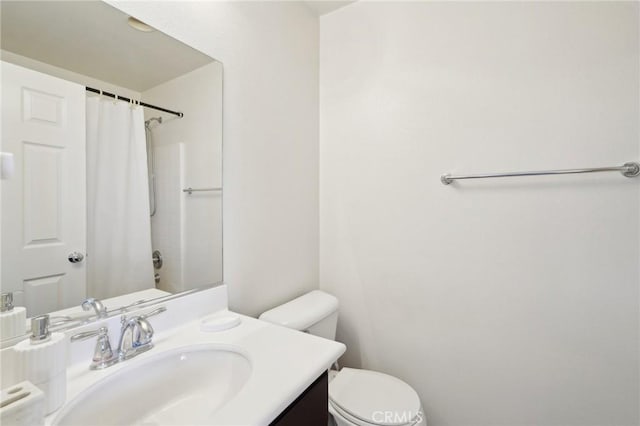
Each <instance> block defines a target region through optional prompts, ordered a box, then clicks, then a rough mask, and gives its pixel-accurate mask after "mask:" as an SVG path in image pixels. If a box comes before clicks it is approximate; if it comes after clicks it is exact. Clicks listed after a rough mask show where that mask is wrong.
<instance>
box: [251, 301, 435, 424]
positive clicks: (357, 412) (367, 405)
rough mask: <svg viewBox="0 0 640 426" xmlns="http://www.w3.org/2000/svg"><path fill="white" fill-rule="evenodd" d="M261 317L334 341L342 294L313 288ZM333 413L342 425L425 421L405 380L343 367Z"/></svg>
mask: <svg viewBox="0 0 640 426" xmlns="http://www.w3.org/2000/svg"><path fill="white" fill-rule="evenodd" d="M260 319H261V320H264V321H267V322H270V323H273V324H278V325H282V326H284V327H288V328H293V329H296V330H300V331H304V332H307V333H310V334H313V335H315V336H320V337H324V338H326V339H331V340H334V339H335V336H336V325H337V323H338V299H336V298H335V297H334V296H332V295H330V294H327V293H324V292H322V291H319V290H314V291H312V292H310V293H307V294H305V295H303V296H300V297H298V298H297V299H294V300H292V301H290V302H288V303H285V304H284V305H280V306H277V307H275V308H273V309H271V310H269V311H267V312H265V313H263V314H262V315H260ZM329 380H330V382H329V412H330V413H331V415H332V416H333V418H334V420H335V422H336V423H337V425H338V426H374V425H375V426H426V425H427V421H426V417H425V415H424V413H423V411H422V405H421V403H420V398H419V397H418V394H417V393H416V391H415V390H413V388H412V387H411V386H409V385H408V384H406V383H405V382H403V381H402V380H400V379H397V378H395V377H393V376H389V375H388V374H383V373H378V372H375V371H370V370H360V369H354V368H343V369H342V370H340V371H334V370H331V371H330V372H329Z"/></svg>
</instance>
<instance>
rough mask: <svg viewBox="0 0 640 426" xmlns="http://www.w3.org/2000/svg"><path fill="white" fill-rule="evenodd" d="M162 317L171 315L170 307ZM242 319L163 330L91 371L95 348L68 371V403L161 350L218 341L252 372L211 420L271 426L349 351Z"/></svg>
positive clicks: (187, 324)
mask: <svg viewBox="0 0 640 426" xmlns="http://www.w3.org/2000/svg"><path fill="white" fill-rule="evenodd" d="M228 314H229V311H226V310H223V311H219V312H218V313H216V314H215V315H216V316H218V315H228ZM163 315H170V311H167V312H166V313H165V314H163ZM206 317H207V318H209V317H210V316H206ZM155 318H158V319H159V318H160V317H154V318H153V319H155ZM153 319H152V322H153ZM240 320H241V321H240V324H239V325H238V326H236V327H234V328H231V329H229V330H225V331H218V332H203V331H201V330H200V320H196V321H190V322H188V323H186V324H184V325H181V326H178V327H174V328H171V329H168V330H166V331H164V332H158V333H156V335H155V337H154V344H155V347H154V348H153V349H151V350H150V351H148V352H145V353H143V354H141V355H138V356H137V357H135V358H133V359H131V360H128V361H124V362H121V363H119V364H116V365H114V366H112V367H109V368H107V369H105V370H101V371H90V370H89V369H88V366H89V362H90V359H91V354H92V348H91V351H90V352H87V353H86V363H84V365H80V364H74V365H73V366H72V367H70V368H69V369H68V372H67V378H68V382H67V403H69V402H71V401H72V400H73V399H74V398H75V397H76V396H78V395H80V394H81V393H82V392H83V391H84V390H86V389H87V388H88V387H90V386H92V385H93V384H95V383H97V382H98V381H99V380H101V379H102V378H105V377H107V376H108V375H110V374H112V373H115V372H117V371H118V370H120V369H122V368H130V367H132V366H134V365H135V364H136V363H141V362H143V361H144V360H145V359H147V358H149V357H153V356H155V355H158V354H159V353H161V352H164V351H168V350H171V349H176V348H181V347H186V346H191V345H199V344H216V345H221V347H224V346H228V347H230V348H232V349H235V350H237V351H238V352H240V353H242V354H243V355H244V356H246V357H247V358H248V360H249V362H250V364H251V375H250V377H249V379H248V381H247V382H246V384H245V385H244V387H243V388H242V389H241V390H240V392H239V393H238V394H237V395H236V396H235V397H234V398H233V399H232V400H231V401H229V402H227V403H226V405H224V406H223V407H222V408H221V409H219V410H218V411H217V412H216V413H215V415H214V416H213V418H212V419H211V424H216V425H268V424H269V423H270V422H271V421H273V420H275V418H276V417H277V416H278V415H279V414H280V413H281V412H282V411H284V409H285V408H287V407H288V406H289V405H290V404H291V403H292V402H293V401H294V400H295V399H296V398H297V397H298V396H299V395H300V394H301V393H302V392H303V391H304V390H305V389H306V388H307V387H308V386H309V385H311V384H312V383H313V382H314V380H315V379H317V378H318V377H319V376H320V375H321V374H322V373H323V372H324V371H326V370H327V369H328V368H329V367H330V366H331V364H332V363H333V362H334V361H335V360H337V359H338V358H339V357H340V356H341V355H342V354H343V353H344V351H345V349H346V347H345V346H344V345H343V344H342V343H338V342H334V341H331V340H326V339H322V338H319V337H315V336H311V335H309V334H306V333H301V332H299V331H295V330H291V329H287V328H283V327H279V326H276V325H272V324H268V323H266V322H263V321H259V320H256V319H254V318H250V317H247V316H243V315H240ZM112 344H113V339H112ZM83 351H84V350H83ZM158 374H162V372H160V371H159V372H158ZM167 386H170V383H167ZM63 409H64V406H63ZM116 409H117V408H116ZM59 411H60V410H58V411H56V412H54V413H53V414H51V415H49V416H48V417H47V418H46V423H45V424H47V425H50V424H52V422H53V420H54V419H55V416H56V415H57V414H58V412H59Z"/></svg>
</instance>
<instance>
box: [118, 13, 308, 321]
mask: <svg viewBox="0 0 640 426" xmlns="http://www.w3.org/2000/svg"><path fill="white" fill-rule="evenodd" d="M109 3H111V4H114V5H117V7H118V8H120V9H122V10H123V11H124V12H125V13H129V14H132V15H135V16H136V17H137V18H139V19H141V20H143V21H145V22H147V23H148V24H149V25H152V26H153V27H155V28H158V29H159V30H162V31H164V32H166V33H167V34H169V35H171V36H172V37H175V38H177V39H179V40H181V41H184V42H185V43H187V44H189V45H191V46H193V47H195V48H197V49H199V50H201V51H202V52H204V53H206V54H208V55H210V56H212V57H213V58H215V59H217V60H219V61H221V62H222V63H223V64H224V74H225V80H224V119H223V133H224V148H223V149H224V156H223V163H224V172H223V180H224V190H225V192H224V279H225V281H226V282H227V283H228V284H229V297H230V300H229V303H230V307H231V308H232V309H235V310H237V311H240V312H243V313H247V314H250V315H257V314H259V313H260V312H262V311H264V310H266V309H268V308H270V307H272V306H274V305H276V304H279V303H282V302H284V301H286V300H288V299H290V298H293V297H295V296H298V295H300V294H302V293H304V292H306V291H309V290H312V289H314V288H317V286H318V20H317V17H315V16H314V15H313V14H312V13H311V11H310V10H309V9H308V8H307V7H306V6H305V5H304V4H302V3H299V2H109Z"/></svg>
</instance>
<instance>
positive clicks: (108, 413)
mask: <svg viewBox="0 0 640 426" xmlns="http://www.w3.org/2000/svg"><path fill="white" fill-rule="evenodd" d="M152 351H153V349H152ZM149 353H150V354H151V352H149ZM127 364H129V365H127ZM118 365H121V366H123V367H124V368H121V369H120V370H119V371H116V372H114V373H113V374H111V375H109V376H107V377H106V378H105V379H103V380H101V381H99V382H97V383H96V384H95V385H93V386H91V387H90V388H88V389H87V390H86V391H85V392H83V393H82V394H80V395H79V396H78V397H76V398H75V399H74V400H72V401H70V402H69V403H68V404H67V405H66V406H65V407H64V408H63V409H62V411H61V412H60V413H59V414H58V415H57V416H56V417H55V419H54V421H53V424H54V425H60V426H63V425H82V426H87V425H92V426H100V425H105V426H106V425H109V426H113V425H201V424H211V422H210V421H208V419H210V418H211V417H212V416H213V415H214V414H215V413H216V411H217V410H219V409H220V408H222V407H223V406H224V405H225V404H226V403H227V402H229V401H230V400H232V399H233V397H234V396H235V395H236V394H237V393H238V392H239V391H240V390H241V389H242V387H243V386H244V385H245V383H246V382H247V380H248V379H249V376H250V375H251V364H250V363H249V360H248V359H247V358H246V357H245V356H244V355H242V354H240V353H239V352H235V351H233V350H230V349H227V348H221V347H220V346H215V345H197V346H189V347H183V348H178V349H174V350H170V351H166V352H162V353H159V354H157V355H152V356H150V357H148V358H146V359H135V358H134V359H132V360H129V361H125V362H124V363H123V364H118ZM111 368H114V367H111ZM108 370H109V369H106V370H104V371H108ZM96 373H97V374H100V373H98V372H93V371H92V372H89V373H88V374H96Z"/></svg>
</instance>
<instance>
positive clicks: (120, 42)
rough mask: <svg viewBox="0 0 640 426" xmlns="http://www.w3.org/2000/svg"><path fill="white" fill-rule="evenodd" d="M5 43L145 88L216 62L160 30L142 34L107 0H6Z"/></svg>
mask: <svg viewBox="0 0 640 426" xmlns="http://www.w3.org/2000/svg"><path fill="white" fill-rule="evenodd" d="M0 8H1V18H2V21H1V25H0V31H1V34H0V35H1V39H0V40H1V47H2V50H6V51H9V52H12V53H16V54H18V55H22V56H26V57H28V58H31V59H35V60H38V61H41V62H45V63H48V64H51V65H55V66H57V67H60V68H64V69H67V70H70V71H73V72H76V73H79V74H84V75H87V76H90V77H93V78H96V79H99V80H103V81H106V82H109V83H112V84H115V85H118V86H121V87H125V88H128V89H132V90H135V91H138V92H144V91H145V90H147V89H150V88H152V87H155V86H157V85H158V84H161V83H164V82H166V81H168V80H172V79H174V78H176V77H178V76H180V75H182V74H185V73H186V72H189V71H192V70H194V69H196V68H200V67H201V66H203V65H206V64H208V63H210V62H212V61H213V59H211V58H210V57H209V56H206V55H204V54H203V53H201V52H199V51H197V50H195V49H193V48H191V47H189V46H187V45H185V44H183V43H181V42H179V41H177V40H175V39H173V38H171V37H169V36H167V35H166V34H164V33H162V32H160V31H153V32H147V33H145V32H141V31H138V30H134V29H133V28H131V27H130V26H129V25H128V24H127V19H128V18H129V17H128V16H127V15H126V14H124V13H122V12H121V11H120V10H118V9H115V8H114V7H112V6H109V5H108V4H106V3H104V2H102V1H6V0H2V1H1V2H0Z"/></svg>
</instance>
